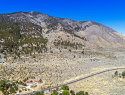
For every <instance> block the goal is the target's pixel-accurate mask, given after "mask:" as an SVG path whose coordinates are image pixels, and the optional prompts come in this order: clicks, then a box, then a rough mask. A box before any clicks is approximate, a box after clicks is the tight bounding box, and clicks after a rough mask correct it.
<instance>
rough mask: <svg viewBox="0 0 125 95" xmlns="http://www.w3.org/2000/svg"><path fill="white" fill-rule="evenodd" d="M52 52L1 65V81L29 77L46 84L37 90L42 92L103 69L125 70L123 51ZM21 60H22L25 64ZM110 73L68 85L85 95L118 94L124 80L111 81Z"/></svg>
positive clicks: (112, 79) (112, 72)
mask: <svg viewBox="0 0 125 95" xmlns="http://www.w3.org/2000/svg"><path fill="white" fill-rule="evenodd" d="M53 51H54V52H53V53H45V54H41V55H36V58H30V57H29V58H28V57H27V58H26V57H25V58H22V59H20V60H19V61H18V62H15V63H11V64H2V65H1V70H0V77H1V79H2V78H6V79H9V80H21V79H23V78H24V76H25V77H27V76H30V75H33V76H35V77H36V78H41V79H42V80H45V81H46V82H45V85H44V86H43V87H41V89H44V88H47V87H52V86H55V85H60V84H63V83H64V82H65V83H67V82H70V81H73V80H75V79H78V78H81V77H84V76H87V75H90V74H93V73H96V72H99V71H102V70H105V69H110V68H117V67H125V64H124V63H125V59H124V57H125V55H124V54H125V52H124V49H122V50H121V49H119V50H112V49H109V50H96V51H94V50H90V52H89V53H87V51H85V53H86V54H81V52H75V51H72V52H68V51H66V50H62V52H59V51H58V50H53ZM22 60H25V62H23V61H22ZM123 71H124V70H123ZM114 72H115V71H111V72H106V73H103V74H100V75H97V76H93V77H91V78H88V79H86V80H83V81H79V82H77V83H74V84H72V85H69V86H70V87H71V89H73V90H75V91H79V90H84V91H87V92H89V93H90V94H89V95H117V94H115V93H119V92H121V91H122V87H123V86H124V82H125V81H124V80H123V79H118V80H116V79H115V78H112V75H113V74H114ZM122 83H123V84H122ZM118 85H119V86H118ZM117 86H118V87H119V88H117ZM113 91H114V92H113ZM93 93H94V94H93ZM106 93H107V94H106ZM113 93H114V94H113ZM122 93H125V92H122ZM121 95H123V94H121Z"/></svg>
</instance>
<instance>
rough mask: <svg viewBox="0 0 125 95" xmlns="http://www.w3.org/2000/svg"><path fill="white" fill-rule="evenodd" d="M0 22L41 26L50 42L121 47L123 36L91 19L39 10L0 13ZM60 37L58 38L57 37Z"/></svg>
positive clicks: (43, 34) (124, 38)
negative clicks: (79, 18) (73, 18)
mask: <svg viewBox="0 0 125 95" xmlns="http://www.w3.org/2000/svg"><path fill="white" fill-rule="evenodd" d="M0 22H26V23H33V24H35V25H38V26H41V27H42V31H43V33H41V35H42V36H43V37H44V38H45V37H47V38H48V40H49V42H50V44H51V45H53V43H54V42H55V40H56V42H57V40H60V39H63V41H67V40H68V41H70V42H71V43H73V42H75V43H76V42H78V43H81V44H84V45H85V46H99V47H105V46H108V47H121V46H124V40H125V37H124V36H123V35H121V34H120V33H118V32H116V31H115V30H113V29H111V28H109V27H106V26H104V25H102V24H100V23H97V22H93V21H89V20H88V21H75V20H71V19H67V18H66V19H65V18H57V17H52V16H49V15H46V14H43V13H39V12H33V11H32V12H17V13H9V14H0ZM59 38H60V39H59Z"/></svg>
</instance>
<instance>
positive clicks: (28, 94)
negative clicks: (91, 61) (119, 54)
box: [17, 68, 125, 95]
mask: <svg viewBox="0 0 125 95" xmlns="http://www.w3.org/2000/svg"><path fill="white" fill-rule="evenodd" d="M118 69H125V68H115V69H108V70H104V71H101V72H98V73H95V74H91V75H88V76H86V77H84V78H80V79H77V80H75V81H72V82H69V83H66V85H69V84H72V83H75V82H78V81H81V80H84V79H87V78H89V77H92V76H95V75H98V74H101V73H104V72H109V71H113V70H118ZM61 86H62V85H59V86H55V87H52V88H50V89H54V88H57V87H61ZM47 90H49V88H47V89H44V90H41V91H47ZM34 92H35V91H34ZM34 92H30V93H27V94H17V95H30V94H34Z"/></svg>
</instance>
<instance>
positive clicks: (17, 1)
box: [0, 0, 125, 35]
mask: <svg viewBox="0 0 125 95" xmlns="http://www.w3.org/2000/svg"><path fill="white" fill-rule="evenodd" d="M19 11H24V12H29V11H38V12H41V13H45V14H48V15H51V16H54V17H61V18H70V19H73V20H78V21H85V20H92V21H95V22H98V23H101V24H103V25H106V26H108V27H111V28H113V29H114V30H116V31H117V32H119V33H122V34H124V35H125V0H0V14H3V13H12V12H19Z"/></svg>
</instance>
